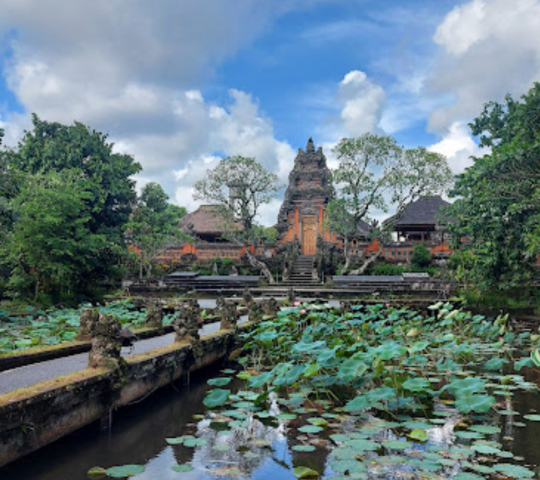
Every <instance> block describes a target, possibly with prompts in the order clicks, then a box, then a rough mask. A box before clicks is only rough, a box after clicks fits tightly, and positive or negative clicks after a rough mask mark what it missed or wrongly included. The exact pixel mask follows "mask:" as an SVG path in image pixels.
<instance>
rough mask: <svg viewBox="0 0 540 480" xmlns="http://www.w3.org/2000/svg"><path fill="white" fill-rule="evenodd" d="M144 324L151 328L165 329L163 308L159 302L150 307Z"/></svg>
mask: <svg viewBox="0 0 540 480" xmlns="http://www.w3.org/2000/svg"><path fill="white" fill-rule="evenodd" d="M144 323H145V324H146V326H147V327H149V328H163V307H162V305H161V303H160V302H159V300H158V301H156V302H153V303H151V304H150V305H148V309H147V311H146V318H145V320H144Z"/></svg>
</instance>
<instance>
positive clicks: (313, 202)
mask: <svg viewBox="0 0 540 480" xmlns="http://www.w3.org/2000/svg"><path fill="white" fill-rule="evenodd" d="M334 195H335V191H334V186H333V185H332V174H331V172H330V169H329V168H328V166H327V165H326V157H325V156H324V153H323V151H322V148H321V147H319V148H318V149H317V150H315V146H314V144H313V140H312V139H311V138H310V139H309V141H308V143H307V146H306V151H305V152H304V151H303V150H302V149H301V148H299V149H298V155H297V156H296V159H295V160H294V168H293V169H292V171H291V173H290V175H289V185H288V187H287V190H286V192H285V199H284V200H283V204H282V205H281V209H280V211H279V215H278V223H277V225H276V229H277V231H278V233H279V238H280V239H281V243H282V244H286V243H290V242H293V241H295V240H298V241H299V242H300V245H301V253H302V254H303V255H315V253H316V251H317V238H318V237H322V238H323V239H324V240H326V241H334V242H335V241H337V238H336V236H335V235H331V234H330V232H328V231H327V230H326V229H325V228H324V212H325V209H326V206H327V205H328V202H329V201H330V200H331V199H332V198H333V197H334Z"/></svg>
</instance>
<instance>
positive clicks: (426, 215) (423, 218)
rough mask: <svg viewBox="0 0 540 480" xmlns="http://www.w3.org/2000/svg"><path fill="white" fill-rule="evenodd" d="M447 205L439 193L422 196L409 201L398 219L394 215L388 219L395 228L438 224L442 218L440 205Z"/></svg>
mask: <svg viewBox="0 0 540 480" xmlns="http://www.w3.org/2000/svg"><path fill="white" fill-rule="evenodd" d="M448 205H450V203H448V202H446V201H444V200H443V199H442V198H441V196H440V195H433V196H426V197H422V198H420V199H418V200H416V202H412V203H409V205H407V206H406V207H405V210H403V213H402V214H401V215H400V217H399V218H398V219H396V217H395V216H394V217H392V218H391V219H389V220H388V221H392V222H393V223H394V227H396V228H399V227H403V226H405V225H439V223H440V220H441V219H442V218H443V213H442V211H441V207H446V206H448Z"/></svg>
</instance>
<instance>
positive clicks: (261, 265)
mask: <svg viewBox="0 0 540 480" xmlns="http://www.w3.org/2000/svg"><path fill="white" fill-rule="evenodd" d="M246 255H247V257H248V260H249V263H250V264H251V266H252V267H254V268H258V269H259V270H260V271H261V272H262V274H263V275H264V276H265V277H266V279H267V280H268V283H270V284H274V283H276V281H275V280H274V276H273V275H272V272H271V271H270V270H269V269H268V267H267V266H266V265H265V264H264V263H263V262H261V261H260V260H258V259H257V258H256V257H255V255H253V254H252V253H251V252H250V250H249V247H246Z"/></svg>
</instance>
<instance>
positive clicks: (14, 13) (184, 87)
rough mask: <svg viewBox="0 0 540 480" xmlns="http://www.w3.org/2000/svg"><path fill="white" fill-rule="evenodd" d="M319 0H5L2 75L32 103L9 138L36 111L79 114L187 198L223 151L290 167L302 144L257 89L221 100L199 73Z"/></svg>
mask: <svg viewBox="0 0 540 480" xmlns="http://www.w3.org/2000/svg"><path fill="white" fill-rule="evenodd" d="M318 1H320V0H293V1H291V2H281V1H279V0H269V1H267V2H264V3H262V4H261V3H260V2H257V1H256V0H239V1H235V2H223V1H221V0H200V1H198V2H170V1H164V2H158V4H150V3H148V2H145V1H143V0H132V1H130V2H126V1H125V0H96V1H94V2H90V3H89V2H84V1H77V0H75V1H74V0H0V11H1V12H2V14H1V15H0V39H2V38H10V50H11V54H10V56H9V60H7V61H6V63H5V65H4V69H3V76H4V77H5V80H6V83H7V85H8V87H9V88H10V90H12V92H13V93H14V94H15V96H16V98H17V100H18V102H19V103H20V104H21V106H22V107H23V108H24V110H25V114H13V113H10V112H5V113H4V114H3V115H2V117H0V126H4V127H5V128H6V131H7V135H6V143H7V144H12V145H13V144H15V143H16V141H17V139H18V138H20V136H21V134H22V131H23V129H24V128H28V126H29V113H30V112H36V113H37V114H38V115H39V116H40V117H42V118H43V119H46V120H50V121H60V122H63V123H72V122H73V120H78V121H81V122H83V123H85V124H88V125H91V126H92V127H93V128H96V129H98V130H101V131H104V132H108V133H109V134H110V138H111V140H112V141H114V142H115V150H116V151H121V152H127V153H131V154H133V155H134V156H135V158H136V159H137V160H138V161H139V162H140V163H141V164H142V165H143V168H144V170H143V172H142V173H141V175H140V176H139V177H138V182H139V185H138V187H139V188H141V187H142V185H144V184H145V183H147V182H149V181H157V182H159V183H161V184H162V185H163V186H164V187H165V189H166V190H167V192H168V193H169V195H170V196H171V197H172V198H173V199H174V200H176V201H177V202H178V203H179V204H181V205H185V206H187V207H188V208H194V207H195V206H196V203H195V202H194V201H193V199H192V196H191V194H192V185H193V183H194V182H195V181H197V180H198V179H200V178H201V177H202V176H203V175H204V173H205V171H206V169H207V168H211V167H212V166H214V165H215V164H216V163H217V162H218V161H219V159H218V158H217V157H216V156H215V155H216V152H219V154H223V155H236V154H238V155H244V156H255V157H256V158H257V159H258V160H259V161H261V162H262V163H263V164H264V165H265V166H266V167H267V168H269V169H270V170H271V171H273V172H275V173H277V174H278V175H279V176H280V178H282V179H284V178H285V177H286V175H287V174H288V171H289V169H290V167H291V165H292V159H293V158H294V152H293V150H292V148H291V147H290V146H289V145H288V144H287V143H286V142H283V141H279V140H277V139H276V138H275V135H274V130H273V127H272V123H271V121H270V120H269V119H268V118H266V117H265V116H264V114H263V113H262V112H261V110H260V108H259V105H258V103H257V101H256V100H254V99H253V98H252V97H251V96H250V95H249V94H248V93H246V92H242V91H239V90H235V89H231V90H230V92H229V99H228V100H226V101H225V103H222V104H216V103H213V102H208V101H206V100H205V99H204V98H203V95H202V93H201V92H200V91H199V90H197V89H194V88H193V85H197V84H200V83H201V82H204V81H205V79H207V78H209V77H210V76H211V75H212V73H213V69H214V68H215V67H216V66H217V65H219V64H220V62H222V61H223V60H225V59H227V58H230V57H232V56H233V55H234V54H235V53H236V52H237V51H238V50H239V49H241V48H243V47H245V46H247V45H249V43H250V42H252V41H253V40H254V39H255V38H256V37H257V36H259V35H261V34H262V33H264V32H265V31H266V30H267V29H268V28H269V27H270V26H271V24H272V21H273V20H274V19H275V18H276V17H278V16H279V15H282V14H284V13H286V12H288V11H290V10H292V9H297V8H304V7H309V6H310V5H311V4H314V3H317V2H318ZM8 34H9V35H8ZM274 207H275V206H274ZM274 210H276V211H275V215H274V217H275V216H276V215H277V208H274ZM270 217H271V214H270V213H266V214H265V218H266V220H267V221H268V223H273V222H274V221H275V218H274V219H273V220H272V221H270Z"/></svg>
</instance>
